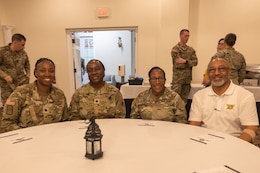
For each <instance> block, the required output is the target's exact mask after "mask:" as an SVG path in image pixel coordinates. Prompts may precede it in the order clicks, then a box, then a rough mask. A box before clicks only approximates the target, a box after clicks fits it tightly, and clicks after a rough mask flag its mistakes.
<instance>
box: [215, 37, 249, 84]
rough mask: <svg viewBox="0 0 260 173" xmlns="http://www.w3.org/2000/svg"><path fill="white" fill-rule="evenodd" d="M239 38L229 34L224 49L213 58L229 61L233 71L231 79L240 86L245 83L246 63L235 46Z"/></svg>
mask: <svg viewBox="0 0 260 173" xmlns="http://www.w3.org/2000/svg"><path fill="white" fill-rule="evenodd" d="M236 39H237V36H236V34H234V33H229V34H227V35H226V36H225V42H224V44H225V46H224V49H223V50H221V51H219V52H217V53H216V54H215V55H214V56H213V57H212V58H211V60H212V59H215V58H224V59H225V60H227V61H228V63H229V65H230V69H231V73H230V79H231V80H232V82H233V83H234V84H237V85H239V84H240V83H242V82H243V80H244V79H245V75H246V61H245V58H244V56H243V55H242V54H241V53H239V52H238V51H236V50H235V49H234V48H233V46H234V45H235V43H236Z"/></svg>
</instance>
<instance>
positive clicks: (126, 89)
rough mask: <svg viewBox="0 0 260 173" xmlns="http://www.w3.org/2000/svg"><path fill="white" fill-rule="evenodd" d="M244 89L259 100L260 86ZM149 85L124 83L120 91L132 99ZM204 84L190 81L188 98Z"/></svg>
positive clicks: (167, 85) (125, 97)
mask: <svg viewBox="0 0 260 173" xmlns="http://www.w3.org/2000/svg"><path fill="white" fill-rule="evenodd" d="M170 86H171V85H170V84H166V87H168V88H170ZM242 87H244V88H245V89H247V90H249V91H250V92H252V93H253V94H254V96H255V99H256V102H260V87H259V86H258V87H253V86H242ZM149 88H150V85H148V84H146V85H129V84H124V85H122V86H121V88H120V91H121V93H122V95H123V98H124V99H133V98H136V97H137V95H138V94H139V93H140V92H142V91H145V90H146V89H149ZM203 88H204V86H203V85H201V84H199V83H192V84H191V90H190V94H189V99H192V98H193V95H194V94H195V93H196V92H197V91H198V90H200V89H203Z"/></svg>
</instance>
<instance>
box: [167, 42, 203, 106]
mask: <svg viewBox="0 0 260 173" xmlns="http://www.w3.org/2000/svg"><path fill="white" fill-rule="evenodd" d="M171 56H172V62H173V73H172V87H171V88H172V90H173V91H175V92H177V93H178V94H179V95H180V96H181V98H182V99H183V101H184V102H187V99H188V96H189V93H190V88H191V86H190V83H191V80H192V67H193V66H196V65H197V64H198V58H197V56H196V52H195V50H194V49H193V48H192V47H190V46H187V45H185V46H181V45H180V44H179V43H178V44H177V45H175V46H174V47H173V48H172V51H171ZM178 57H181V58H183V59H185V60H187V63H185V64H177V63H176V62H175V59H176V58H178Z"/></svg>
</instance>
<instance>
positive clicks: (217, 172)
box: [193, 165, 240, 173]
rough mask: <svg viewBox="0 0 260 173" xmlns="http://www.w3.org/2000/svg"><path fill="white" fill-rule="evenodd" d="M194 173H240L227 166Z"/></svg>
mask: <svg viewBox="0 0 260 173" xmlns="http://www.w3.org/2000/svg"><path fill="white" fill-rule="evenodd" d="M193 173H240V172H239V171H237V170H235V169H233V168H231V167H229V166H226V165H225V166H218V167H214V168H210V169H205V170H202V171H196V172H193Z"/></svg>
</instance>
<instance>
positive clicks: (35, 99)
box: [2, 82, 69, 131]
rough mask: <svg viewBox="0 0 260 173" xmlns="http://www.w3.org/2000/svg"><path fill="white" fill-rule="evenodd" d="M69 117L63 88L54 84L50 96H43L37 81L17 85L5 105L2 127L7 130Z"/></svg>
mask: <svg viewBox="0 0 260 173" xmlns="http://www.w3.org/2000/svg"><path fill="white" fill-rule="evenodd" d="M68 119H69V115H68V112H67V102H66V98H65V95H64V93H63V91H62V90H60V89H58V88H56V87H54V86H52V88H51V93H50V94H49V95H48V96H45V97H41V96H40V95H39V94H38V92H37V87H36V82H34V83H31V84H27V85H23V86H20V87H17V88H16V89H15V91H14V92H13V93H12V94H11V95H10V97H9V98H8V99H7V101H6V103H5V105H4V111H3V117H2V128H3V129H5V131H10V130H15V129H19V128H24V127H30V126H35V125H40V124H48V123H55V122H59V121H65V120H68Z"/></svg>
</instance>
